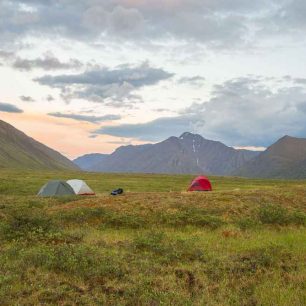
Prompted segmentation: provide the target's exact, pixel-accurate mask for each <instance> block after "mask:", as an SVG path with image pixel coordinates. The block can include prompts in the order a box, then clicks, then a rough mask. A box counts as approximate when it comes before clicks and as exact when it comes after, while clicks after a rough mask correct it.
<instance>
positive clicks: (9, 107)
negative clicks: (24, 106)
mask: <svg viewBox="0 0 306 306" xmlns="http://www.w3.org/2000/svg"><path fill="white" fill-rule="evenodd" d="M0 112H4V113H23V110H21V109H20V108H18V107H17V106H15V105H13V104H9V103H3V102H0Z"/></svg>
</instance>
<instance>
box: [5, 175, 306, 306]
mask: <svg viewBox="0 0 306 306" xmlns="http://www.w3.org/2000/svg"><path fill="white" fill-rule="evenodd" d="M70 178H81V179H84V180H86V181H87V183H88V184H89V185H90V186H91V187H92V188H93V189H94V190H95V191H96V192H97V196H95V197H77V196H75V197H62V198H38V197H36V193H37V192H38V190H39V188H40V187H41V186H42V185H43V184H44V183H46V182H47V181H48V180H49V179H70ZM191 179H192V176H169V175H119V174H84V173H81V174H76V173H50V172H48V173H38V172H21V171H20V172H12V171H5V170H1V171H0V305H131V306H132V305H150V306H157V305H271V306H272V305H273V306H274V305H286V306H287V305H291V306H293V305H306V294H305V292H306V267H305V263H306V231H305V227H306V181H273V180H246V179H240V178H222V177H220V178H217V177H215V178H212V183H213V187H214V191H213V192H211V193H187V192H186V188H187V186H188V184H189V182H190V181H191ZM117 187H122V188H123V189H124V190H125V191H126V193H125V194H124V195H122V196H118V197H111V196H109V192H110V191H111V190H112V189H115V188H117Z"/></svg>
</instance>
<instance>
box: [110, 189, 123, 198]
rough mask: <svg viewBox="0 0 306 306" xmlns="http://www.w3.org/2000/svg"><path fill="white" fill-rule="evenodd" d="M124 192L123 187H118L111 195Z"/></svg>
mask: <svg viewBox="0 0 306 306" xmlns="http://www.w3.org/2000/svg"><path fill="white" fill-rule="evenodd" d="M122 193H123V189H122V188H118V189H115V190H113V191H112V192H111V195H113V196H115V195H119V194H122Z"/></svg>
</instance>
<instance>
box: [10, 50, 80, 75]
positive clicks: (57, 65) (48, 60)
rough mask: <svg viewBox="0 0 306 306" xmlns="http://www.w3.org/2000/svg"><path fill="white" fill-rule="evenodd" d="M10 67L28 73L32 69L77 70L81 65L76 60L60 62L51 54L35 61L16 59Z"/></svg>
mask: <svg viewBox="0 0 306 306" xmlns="http://www.w3.org/2000/svg"><path fill="white" fill-rule="evenodd" d="M12 66H13V67H14V68H16V69H18V70H22V71H30V70H33V69H42V70H46V71H48V70H50V71H52V70H66V69H78V68H81V67H82V66H83V64H82V63H81V62H80V61H79V60H77V59H70V60H69V61H68V62H62V61H60V60H59V59H58V58H56V57H55V56H54V55H53V54H52V53H46V54H45V55H44V56H43V57H41V58H36V59H24V58H20V57H16V58H15V59H14V61H13V63H12Z"/></svg>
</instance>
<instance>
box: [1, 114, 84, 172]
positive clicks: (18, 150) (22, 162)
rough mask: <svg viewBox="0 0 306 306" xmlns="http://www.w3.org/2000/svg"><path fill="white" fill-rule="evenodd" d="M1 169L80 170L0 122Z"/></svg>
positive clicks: (58, 155) (8, 125) (53, 151)
mask: <svg viewBox="0 0 306 306" xmlns="http://www.w3.org/2000/svg"><path fill="white" fill-rule="evenodd" d="M0 168H22V169H50V170H51V169H52V170H79V168H78V167H77V166H76V165H75V164H74V163H73V162H72V161H71V160H69V159H68V158H66V157H65V156H63V155H62V154H61V153H59V152H57V151H55V150H54V149H51V148H49V147H47V146H46V145H44V144H42V143H40V142H38V141H36V140H35V139H33V138H31V137H29V136H27V135H26V134H25V133H23V132H22V131H20V130H18V129H16V128H15V127H14V126H12V125H11V124H9V123H7V122H5V121H3V120H0Z"/></svg>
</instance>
